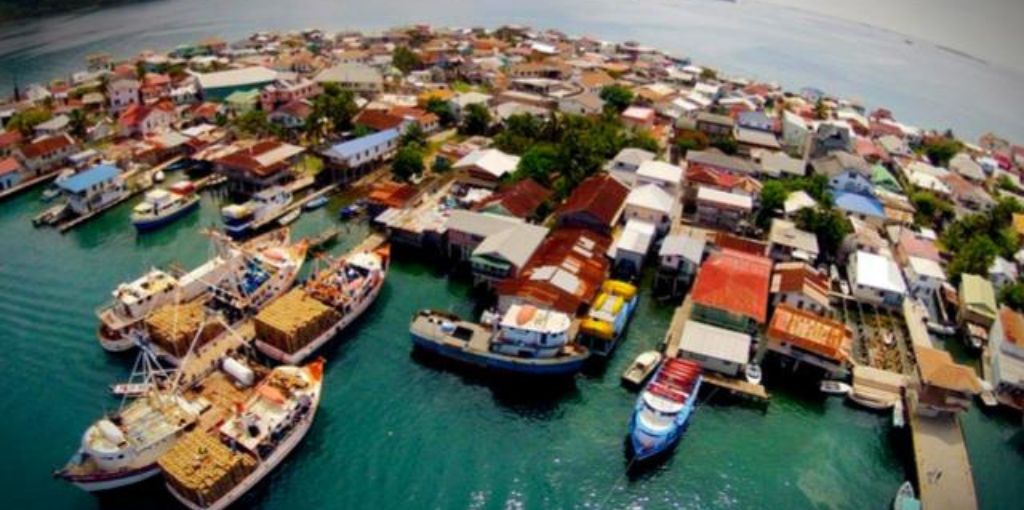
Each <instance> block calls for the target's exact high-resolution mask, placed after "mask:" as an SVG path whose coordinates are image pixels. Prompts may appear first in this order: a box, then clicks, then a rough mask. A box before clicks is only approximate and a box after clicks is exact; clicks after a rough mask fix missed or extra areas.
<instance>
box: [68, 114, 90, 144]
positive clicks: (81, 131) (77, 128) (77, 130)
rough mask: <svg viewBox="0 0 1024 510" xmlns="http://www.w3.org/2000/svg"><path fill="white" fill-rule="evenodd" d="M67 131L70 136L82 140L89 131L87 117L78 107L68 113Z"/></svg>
mask: <svg viewBox="0 0 1024 510" xmlns="http://www.w3.org/2000/svg"><path fill="white" fill-rule="evenodd" d="M68 131H69V132H70V133H71V136H74V137H75V138H78V139H79V140H82V139H84V138H85V136H86V135H87V134H88V132H89V117H88V116H87V115H86V114H85V112H84V111H82V110H81V109H79V108H76V109H74V110H71V112H69V113H68Z"/></svg>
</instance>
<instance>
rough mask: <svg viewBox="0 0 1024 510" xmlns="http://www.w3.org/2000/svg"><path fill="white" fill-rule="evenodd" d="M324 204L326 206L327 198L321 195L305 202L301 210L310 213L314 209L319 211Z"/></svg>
mask: <svg viewBox="0 0 1024 510" xmlns="http://www.w3.org/2000/svg"><path fill="white" fill-rule="evenodd" d="M326 204H327V197H325V196H323V195H320V196H318V197H316V198H314V199H313V200H310V201H309V202H306V203H305V205H303V206H302V208H303V209H305V210H307V211H312V210H314V209H319V208H321V207H323V206H324V205H326Z"/></svg>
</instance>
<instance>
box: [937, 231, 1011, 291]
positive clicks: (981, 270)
mask: <svg viewBox="0 0 1024 510" xmlns="http://www.w3.org/2000/svg"><path fill="white" fill-rule="evenodd" d="M998 252H999V247H998V246H996V243H994V242H993V241H992V239H990V238H989V237H987V236H984V235H979V236H975V237H972V238H971V239H970V240H969V241H967V243H965V244H964V245H963V246H961V247H960V248H959V249H958V250H957V252H956V254H955V255H953V259H952V260H951V261H950V262H949V266H948V271H947V272H948V273H949V277H950V279H952V280H954V281H959V280H960V275H962V274H965V273H970V274H988V268H989V266H991V265H992V261H993V260H995V258H996V254H997V253H998Z"/></svg>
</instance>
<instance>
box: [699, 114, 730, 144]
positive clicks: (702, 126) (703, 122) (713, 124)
mask: <svg viewBox="0 0 1024 510" xmlns="http://www.w3.org/2000/svg"><path fill="white" fill-rule="evenodd" d="M735 125H736V123H735V121H733V119H732V117H729V116H728V115H718V114H715V113H710V112H700V113H698V114H697V131H700V132H701V133H704V134H705V135H708V137H710V138H721V137H728V136H732V133H733V127H734V126H735Z"/></svg>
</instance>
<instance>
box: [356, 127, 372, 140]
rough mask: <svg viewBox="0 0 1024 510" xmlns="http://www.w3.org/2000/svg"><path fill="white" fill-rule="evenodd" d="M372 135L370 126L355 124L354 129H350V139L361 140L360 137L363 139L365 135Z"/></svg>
mask: <svg viewBox="0 0 1024 510" xmlns="http://www.w3.org/2000/svg"><path fill="white" fill-rule="evenodd" d="M373 133H374V130H373V128H372V127H370V126H367V125H366V124H356V127H354V128H352V137H353V138H362V137H364V136H366V135H372V134H373Z"/></svg>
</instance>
